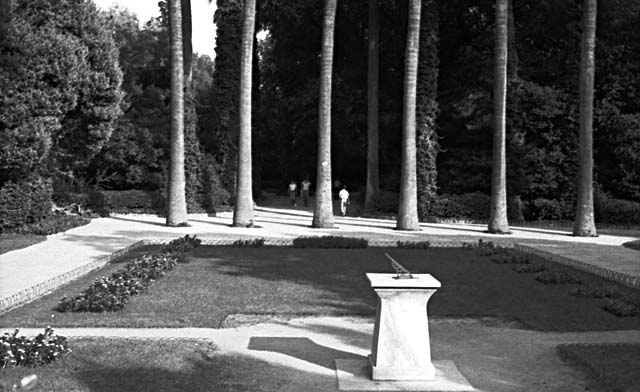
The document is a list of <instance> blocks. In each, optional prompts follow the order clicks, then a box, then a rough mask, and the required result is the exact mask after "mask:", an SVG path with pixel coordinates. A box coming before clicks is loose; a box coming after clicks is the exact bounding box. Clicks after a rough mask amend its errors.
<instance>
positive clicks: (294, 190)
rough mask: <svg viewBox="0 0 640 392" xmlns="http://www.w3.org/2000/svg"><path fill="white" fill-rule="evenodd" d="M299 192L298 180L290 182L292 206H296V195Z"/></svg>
mask: <svg viewBox="0 0 640 392" xmlns="http://www.w3.org/2000/svg"><path fill="white" fill-rule="evenodd" d="M297 194H298V185H296V182H295V181H293V180H291V183H290V184H289V205H291V206H294V207H295V206H296V205H297V203H296V196H297Z"/></svg>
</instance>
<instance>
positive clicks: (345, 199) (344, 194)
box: [338, 185, 349, 216]
mask: <svg viewBox="0 0 640 392" xmlns="http://www.w3.org/2000/svg"><path fill="white" fill-rule="evenodd" d="M338 197H340V211H341V212H342V216H345V215H346V214H347V204H349V192H348V191H347V186H346V185H343V186H342V190H340V193H338Z"/></svg>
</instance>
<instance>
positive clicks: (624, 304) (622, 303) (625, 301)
mask: <svg viewBox="0 0 640 392" xmlns="http://www.w3.org/2000/svg"><path fill="white" fill-rule="evenodd" d="M602 309H604V310H606V311H607V312H609V313H612V314H614V315H616V316H618V317H635V316H640V301H639V300H638V299H637V298H631V297H628V296H627V297H621V298H615V299H611V298H610V299H607V300H606V301H605V303H604V306H603V307H602Z"/></svg>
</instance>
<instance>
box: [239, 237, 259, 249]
mask: <svg viewBox="0 0 640 392" xmlns="http://www.w3.org/2000/svg"><path fill="white" fill-rule="evenodd" d="M231 246H234V247H237V248H261V247H263V246H264V238H254V239H251V240H235V241H233V243H232V244H231Z"/></svg>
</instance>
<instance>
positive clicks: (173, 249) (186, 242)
mask: <svg viewBox="0 0 640 392" xmlns="http://www.w3.org/2000/svg"><path fill="white" fill-rule="evenodd" d="M201 243H202V240H200V239H199V238H197V236H195V235H194V236H193V237H190V236H189V235H188V234H187V235H185V236H184V237H180V238H176V239H175V240H172V241H170V242H169V243H168V244H166V245H163V246H162V248H161V249H160V252H161V253H165V254H172V255H174V256H175V257H177V261H178V263H187V262H189V258H190V255H191V252H192V251H193V249H195V248H197V247H198V246H200V244H201Z"/></svg>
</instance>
